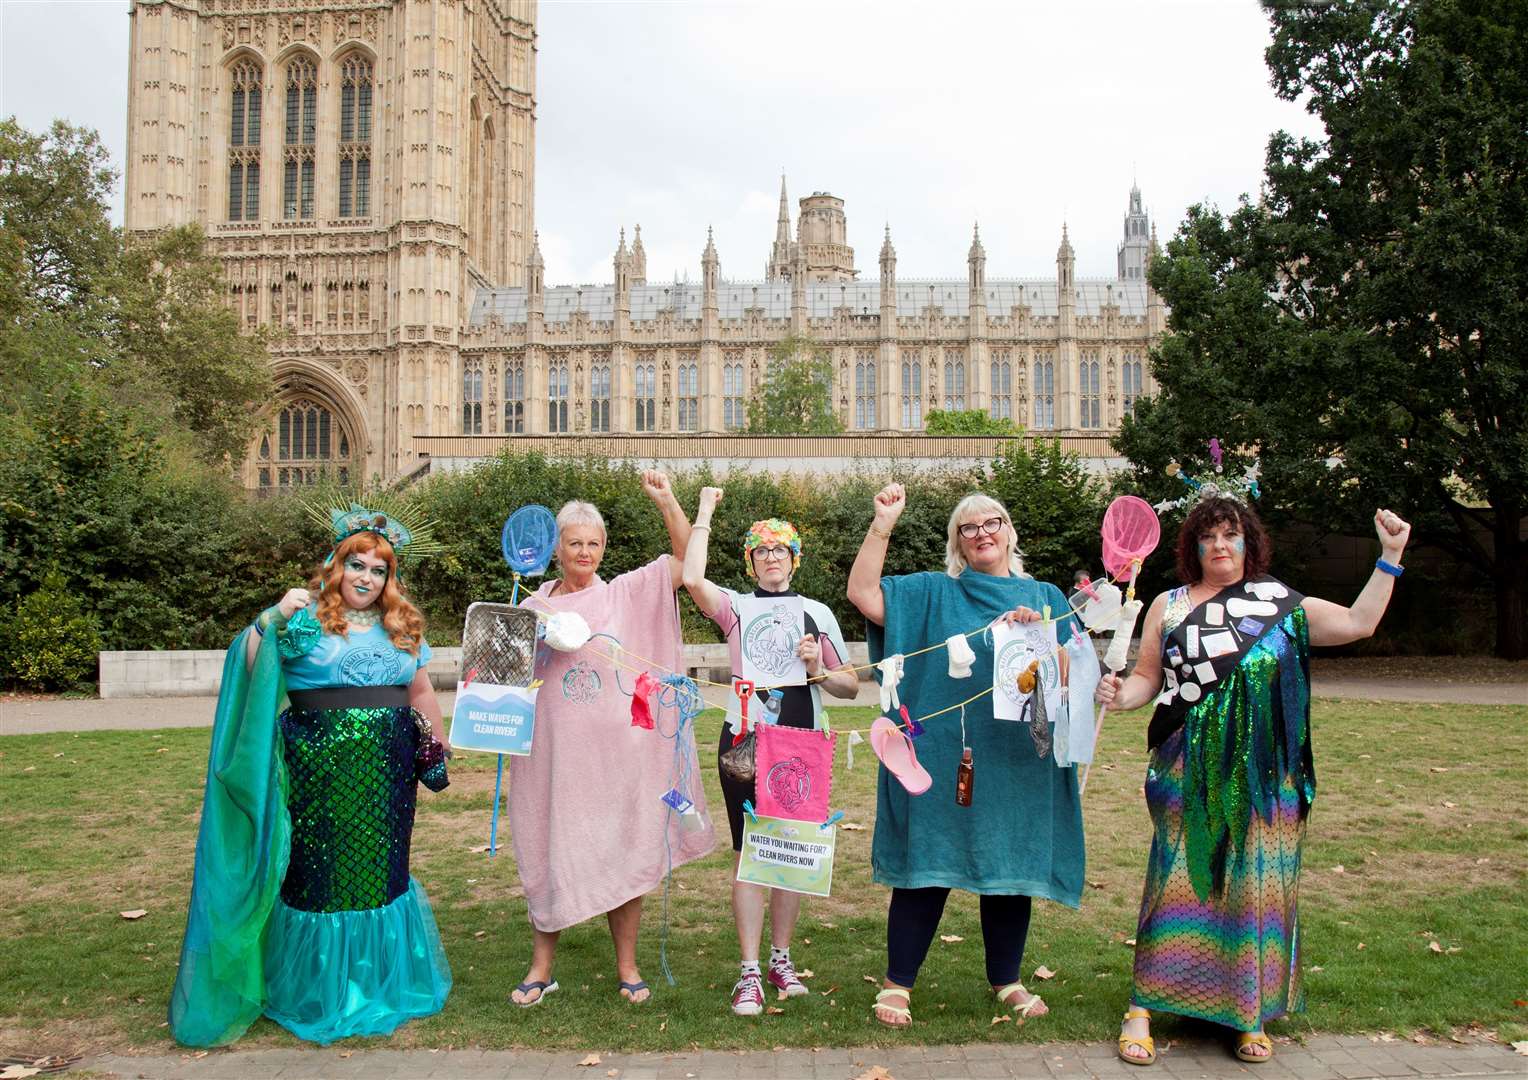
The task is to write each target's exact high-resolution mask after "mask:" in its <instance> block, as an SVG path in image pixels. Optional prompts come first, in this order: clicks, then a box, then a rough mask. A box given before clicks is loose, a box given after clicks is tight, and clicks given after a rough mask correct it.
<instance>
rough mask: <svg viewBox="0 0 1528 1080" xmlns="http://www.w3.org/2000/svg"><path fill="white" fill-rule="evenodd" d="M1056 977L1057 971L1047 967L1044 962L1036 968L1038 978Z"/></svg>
mask: <svg viewBox="0 0 1528 1080" xmlns="http://www.w3.org/2000/svg"><path fill="white" fill-rule="evenodd" d="M1055 977H1056V973H1055V972H1054V971H1052V970H1051V969H1050V968H1048V967H1046V966H1045V965H1044V964H1041V965H1040V966H1039V967H1037V968H1035V978H1037V979H1054V978H1055Z"/></svg>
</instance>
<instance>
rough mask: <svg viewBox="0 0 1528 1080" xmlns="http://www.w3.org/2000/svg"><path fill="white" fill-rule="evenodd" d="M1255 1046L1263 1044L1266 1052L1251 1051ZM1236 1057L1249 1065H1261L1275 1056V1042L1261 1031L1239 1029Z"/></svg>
mask: <svg viewBox="0 0 1528 1080" xmlns="http://www.w3.org/2000/svg"><path fill="white" fill-rule="evenodd" d="M1253 1046H1261V1047H1262V1048H1263V1050H1264V1051H1265V1053H1261V1054H1253V1053H1249V1052H1248V1051H1249V1048H1250V1047H1253ZM1236 1057H1237V1060H1239V1061H1245V1062H1246V1063H1247V1064H1248V1065H1261V1064H1262V1063H1263V1062H1265V1061H1269V1060H1271V1059H1272V1058H1273V1042H1272V1041H1271V1040H1270V1039H1269V1038H1268V1036H1267V1035H1266V1034H1264V1033H1263V1032H1261V1031H1239V1032H1237V1033H1236Z"/></svg>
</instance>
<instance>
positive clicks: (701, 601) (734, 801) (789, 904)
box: [684, 487, 859, 1016]
mask: <svg viewBox="0 0 1528 1080" xmlns="http://www.w3.org/2000/svg"><path fill="white" fill-rule="evenodd" d="M721 498H722V491H721V488H714V487H708V488H702V489H701V491H700V507H699V509H698V510H697V512H696V514H695V524H694V525H693V526H692V529H693V532H692V534H691V539H690V546H689V549H688V550H687V551H686V552H685V559H684V587H685V588H686V589H688V590H689V593H690V596H691V597H692V598H693V599H694V600H695V603H696V604H697V605H699V607H700V610H701V611H702V612H704V613H705V614H706V615H707V616H708V617H709V618H711V619H713V620H714V621H715V622H716V625H717V626H718V627H720V628H721V631H722V635H723V636H724V637H725V638H726V639H727V647H728V650H729V651H730V653H731V657H732V675H733V678H737V677H738V676H739V675H740V674H741V673H742V670H743V664H742V644H741V634H740V633H739V626H738V599H739V595H740V594H738V593H736V592H733V591H732V590H731V589H724V588H722V587H720V586H718V585H715V584H713V583H712V582H710V581H708V580H707V579H706V556H707V554H708V553H709V547H710V539H711V514H712V512H713V511H714V510H715V509H716V504H717V503H719V502H721ZM743 558H744V563H745V566H746V568H747V571H748V576H749V577H751V578H753V579H754V580H755V581H756V582H757V583H758V587H757V588H756V589H755V590H754V592H753V594H752V595H753V596H755V597H759V598H761V599H768V598H770V597H784V596H796V595H797V594H796V593H794V592H791V587H790V584H791V575H792V574H793V573H794V572H795V571H796V568H797V567H799V566H800V565H801V538H800V536H799V535H798V534H797V532H796V529H795V527H794V526H793V525H791V524H790V522H788V521H781V520H779V519H778V518H770V519H768V520H767V521H756V522H754V523H753V525H752V526H751V527H750V528H749V530H748V536H747V538H746V539H745V540H744V542H743ZM801 605H802V609H803V617H804V621H805V623H806V626H805V630H806V633H805V634H804V635H803V636H802V637H801V638H800V640H799V641H790V642H786V643H784V644H783V647H784V648H787V649H792V650H793V651H794V652H795V655H796V656H798V657H800V658H801V660H802V662H803V663H804V664H805V665H806V673H807V678H808V683H807V685H805V686H786V687H781V688H780V689H781V691H782V692H783V695H784V696H783V697H781V698H780V714H779V719H778V721H776V722H777V723H779V724H780V726H782V727H799V728H820V727H822V690H827V692H828V693H830V694H832V695H833V696H834V697H840V698H852V697H854V696H855V694H857V693H858V692H859V679H858V676H856V674H855V672H854V669H853V668H852V667H851V666H850V665H849V663H848V649H847V647H846V646H845V645H844V639H843V633H842V632H841V631H840V630H839V628H838V620H837V619H835V618H834V617H833V613H832V611H830V610H829V609H828V608H827V607H826V606H825V605H823V604H820V603H818V602H817V601H816V600H811V599H808V598H807V597H804V596H803V597H801ZM764 701H765V696H764V694H762V693H760V694H758V696H757V697H756V699H755V701H754V702H753V703H752V707H751V708H750V710H749V711H750V713H751V715H753V716H754V717H758V716H761V715H763V712H764ZM741 730H742V726H741V721H740V710H739V708H738V704H737V701H736V699H735V698H734V699H733V700H732V703H731V704H730V705H729V708H728V712H727V723H725V724H723V725H722V734H721V741H720V744H719V745H718V746H717V757H718V759H720V757H721V755H722V754H723V753H724V752H726V751H727V750H728V749H730V748H731V746H732V741H733V736H734V734H735V733H736V732H739V731H741ZM718 771H720V772H721V787H722V795H723V797H724V800H725V802H726V804H727V822H728V824H729V825H730V826H731V828H732V850H733V851H736V852H741V851H742V847H743V802H744V800H745V799H752V798H753V797H754V790H753V785H752V784H748V783H740V782H738V781H735V780H733V779H731V778H730V777H729V776H728V775H727V774H726V772H725V771H722V770H718ZM734 865H735V864H734ZM766 894H767V897H768V904H769V921H770V945H771V948H770V950H769V954H770V958H769V972H768V978H769V981H770V983H771V984H773V985H774V987H775V989H776V990H778V991H779V992H780V994H781V995H782V996H784V997H799V996H801V995H803V994H805V993H807V988H806V986H805V985H804V984H803V983H802V982H801V979H800V978H798V977H797V975H796V969H795V967H794V966H793V965H792V964H791V955H790V948H791V935H792V934H793V933H794V931H795V929H796V919H797V918H798V917H799V916H800V914H801V894H800V893H795V892H789V891H787V890H785V889H768V888H765V887H764V886H762V885H752V884H748V883H745V882H740V881H736V880H734V881H733V883H732V914H733V918H734V919H735V920H736V922H737V939H738V947H739V948H740V950H741V952H742V970H741V974H740V976H739V978H738V981H737V985H736V986H734V987H733V988H732V1011H733V1012H734V1013H736V1014H738V1015H739V1016H757V1015H758V1014H759V1013H761V1012H763V1011H764V977H765V976H764V973H763V972H762V971H761V970H760V966H759V942H760V939H761V938H762V936H763V933H764V907H765V899H766Z"/></svg>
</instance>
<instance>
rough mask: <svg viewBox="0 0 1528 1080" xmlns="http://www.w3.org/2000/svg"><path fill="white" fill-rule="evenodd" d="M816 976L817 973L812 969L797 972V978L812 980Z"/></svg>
mask: <svg viewBox="0 0 1528 1080" xmlns="http://www.w3.org/2000/svg"><path fill="white" fill-rule="evenodd" d="M816 974H817V972H815V971H813V970H812V969H811V968H802V969H801V970H800V971H798V972H796V978H798V979H810V978H811V977H812V976H813V975H816Z"/></svg>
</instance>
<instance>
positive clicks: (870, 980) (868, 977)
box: [860, 975, 881, 986]
mask: <svg viewBox="0 0 1528 1080" xmlns="http://www.w3.org/2000/svg"><path fill="white" fill-rule="evenodd" d="M860 978H862V979H864V980H865V981H866V982H867V983H869V984H870V985H871V986H880V985H881V980H880V979H877V978H876V977H875V976H874V975H861V976H860Z"/></svg>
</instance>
